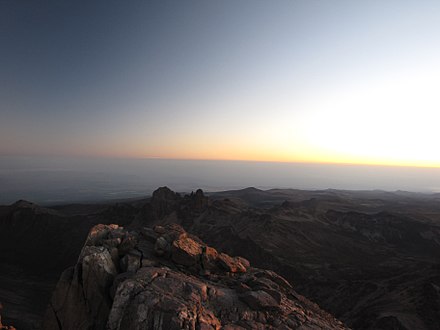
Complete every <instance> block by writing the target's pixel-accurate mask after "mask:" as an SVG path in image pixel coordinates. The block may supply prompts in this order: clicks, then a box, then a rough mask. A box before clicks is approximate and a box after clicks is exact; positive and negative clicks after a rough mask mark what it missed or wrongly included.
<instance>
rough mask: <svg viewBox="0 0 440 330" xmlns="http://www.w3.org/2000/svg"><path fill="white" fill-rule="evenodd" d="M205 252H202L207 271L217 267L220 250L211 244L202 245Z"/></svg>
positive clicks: (203, 264) (203, 263)
mask: <svg viewBox="0 0 440 330" xmlns="http://www.w3.org/2000/svg"><path fill="white" fill-rule="evenodd" d="M202 250H203V253H202V267H203V269H204V270H206V271H212V270H216V269H217V264H216V261H217V257H218V252H217V250H216V249H214V248H212V247H210V246H204V247H202Z"/></svg>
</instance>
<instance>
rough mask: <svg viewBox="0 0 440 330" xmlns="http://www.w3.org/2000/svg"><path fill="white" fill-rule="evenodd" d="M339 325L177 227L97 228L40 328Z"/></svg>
mask: <svg viewBox="0 0 440 330" xmlns="http://www.w3.org/2000/svg"><path fill="white" fill-rule="evenodd" d="M300 327H302V328H312V329H345V327H344V325H343V324H342V323H341V322H340V321H338V320H336V319H335V318H333V317H332V316H331V315H329V314H327V313H326V312H324V311H322V310H321V309H319V307H318V306H317V305H315V304H313V303H311V302H310V301H308V300H307V299H305V298H304V297H302V296H301V295H299V294H297V293H296V292H295V291H294V289H293V288H292V286H291V285H290V284H289V282H287V281H286V280H285V279H284V278H282V277H281V276H279V275H277V274H276V273H274V272H272V271H268V270H263V269H258V268H254V267H252V266H251V265H250V263H249V261H248V260H246V259H244V258H241V257H232V256H229V255H227V254H225V253H220V252H218V251H217V250H216V249H215V248H213V247H210V246H207V245H206V244H205V243H204V242H203V241H201V240H200V239H199V238H197V237H195V236H192V235H190V234H188V233H187V232H186V231H185V230H184V229H183V228H182V227H181V226H179V225H176V224H168V225H164V226H155V227H154V228H147V227H144V228H142V229H140V230H136V231H128V230H125V229H123V228H122V227H119V226H117V225H97V226H95V227H94V228H93V229H92V230H91V231H90V233H89V235H88V238H87V240H86V243H85V245H84V247H83V249H82V252H81V254H80V256H79V258H78V262H77V263H76V265H75V266H74V267H71V268H68V269H67V270H66V271H65V272H64V273H63V274H62V276H61V278H60V280H59V282H58V285H57V287H56V290H55V292H54V294H53V296H52V299H51V302H50V304H49V306H48V309H47V313H46V317H45V321H44V329H49V330H50V329H57V330H61V329H72V330H73V329H110V330H122V329H297V328H300Z"/></svg>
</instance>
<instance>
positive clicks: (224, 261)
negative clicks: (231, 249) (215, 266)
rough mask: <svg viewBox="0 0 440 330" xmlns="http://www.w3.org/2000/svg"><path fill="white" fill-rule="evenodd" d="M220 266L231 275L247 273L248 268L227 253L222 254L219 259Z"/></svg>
mask: <svg viewBox="0 0 440 330" xmlns="http://www.w3.org/2000/svg"><path fill="white" fill-rule="evenodd" d="M217 260H218V262H219V264H220V266H221V267H222V268H223V269H225V270H227V271H228V272H231V273H245V272H246V267H245V266H244V265H243V264H242V263H241V262H240V261H239V259H236V258H232V257H230V256H228V255H227V254H226V253H220V254H219V255H218V257H217Z"/></svg>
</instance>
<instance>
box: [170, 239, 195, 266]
mask: <svg viewBox="0 0 440 330" xmlns="http://www.w3.org/2000/svg"><path fill="white" fill-rule="evenodd" d="M201 254H202V246H201V245H200V244H199V243H197V242H196V241H194V240H193V239H191V238H189V237H184V238H181V239H178V240H175V241H174V242H173V245H172V246H171V258H172V260H173V261H174V262H175V263H176V264H179V265H183V266H193V265H196V264H197V263H198V262H199V261H200V257H201Z"/></svg>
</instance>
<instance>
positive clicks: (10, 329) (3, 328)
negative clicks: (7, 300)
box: [0, 303, 17, 330]
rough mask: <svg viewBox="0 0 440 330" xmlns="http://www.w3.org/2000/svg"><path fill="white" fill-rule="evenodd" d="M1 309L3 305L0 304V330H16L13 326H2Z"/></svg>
mask: <svg viewBox="0 0 440 330" xmlns="http://www.w3.org/2000/svg"><path fill="white" fill-rule="evenodd" d="M2 309H3V304H2V303H0V330H17V329H15V328H14V327H13V326H10V325H9V326H8V325H3V323H2V315H1V312H2Z"/></svg>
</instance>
